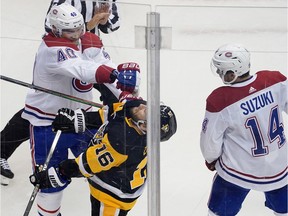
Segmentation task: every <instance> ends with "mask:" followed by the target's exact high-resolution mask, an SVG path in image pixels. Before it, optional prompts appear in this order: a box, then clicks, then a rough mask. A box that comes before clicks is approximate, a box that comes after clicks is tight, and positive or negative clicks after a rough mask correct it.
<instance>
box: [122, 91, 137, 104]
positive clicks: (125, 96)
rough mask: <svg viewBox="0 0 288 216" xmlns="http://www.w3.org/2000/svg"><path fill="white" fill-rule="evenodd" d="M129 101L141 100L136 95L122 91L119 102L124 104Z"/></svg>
mask: <svg viewBox="0 0 288 216" xmlns="http://www.w3.org/2000/svg"><path fill="white" fill-rule="evenodd" d="M131 100H143V98H142V97H139V96H137V95H134V94H131V93H130V92H127V91H123V92H122V93H121V94H120V96H119V101H120V102H123V103H125V102H127V101H131Z"/></svg>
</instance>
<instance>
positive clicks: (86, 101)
mask: <svg viewBox="0 0 288 216" xmlns="http://www.w3.org/2000/svg"><path fill="white" fill-rule="evenodd" d="M0 78H1V79H2V80H5V81H8V82H11V83H14V84H18V85H22V86H25V87H28V88H31V89H35V90H39V91H42V92H45V93H48V94H52V95H55V96H58V97H62V98H66V99H68V100H72V101H76V102H79V103H83V104H87V105H90V106H94V107H98V108H101V107H103V105H102V104H99V103H94V102H92V101H88V100H85V99H82V98H78V97H74V96H71V95H67V94H64V93H61V92H57V91H53V90H51V89H46V88H43V87H40V86H36V85H33V84H29V83H26V82H22V81H20V80H16V79H13V78H10V77H7V76H3V75H0Z"/></svg>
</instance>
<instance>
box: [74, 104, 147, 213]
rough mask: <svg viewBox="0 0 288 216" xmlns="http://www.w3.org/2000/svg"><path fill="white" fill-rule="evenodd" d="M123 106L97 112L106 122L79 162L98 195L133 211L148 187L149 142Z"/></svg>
mask: <svg viewBox="0 0 288 216" xmlns="http://www.w3.org/2000/svg"><path fill="white" fill-rule="evenodd" d="M123 106H124V104H123V103H115V104H113V105H112V106H105V107H104V108H102V109H100V111H99V112H97V113H98V115H99V116H98V120H99V119H101V122H102V123H103V124H102V126H101V127H100V128H99V130H98V132H97V133H96V134H95V136H94V138H93V139H92V141H91V146H90V147H89V148H88V149H87V150H86V151H85V152H83V153H82V154H81V155H80V156H79V157H78V158H77V159H76V162H77V164H78V166H79V169H80V171H81V173H82V174H83V175H84V176H85V177H87V178H88V182H89V184H90V192H91V195H92V196H93V197H94V198H96V199H97V200H99V201H101V202H103V203H107V204H109V205H111V206H114V207H118V208H121V209H123V210H129V209H131V208H132V207H133V206H134V204H135V202H136V199H137V198H138V197H139V196H140V195H141V194H142V192H143V189H144V185H145V181H146V164H147V142H146V135H145V134H143V133H142V132H141V131H140V130H139V129H138V128H137V127H136V126H135V125H134V124H133V123H132V119H131V118H130V117H129V113H127V111H126V109H125V107H124V108H123ZM99 117H100V118H99ZM95 119H97V118H95ZM95 124H97V123H95Z"/></svg>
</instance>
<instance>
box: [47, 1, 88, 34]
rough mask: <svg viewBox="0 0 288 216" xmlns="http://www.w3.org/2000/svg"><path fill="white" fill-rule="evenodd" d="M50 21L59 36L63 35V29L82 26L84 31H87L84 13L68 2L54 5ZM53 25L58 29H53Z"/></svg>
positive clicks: (50, 13)
mask: <svg viewBox="0 0 288 216" xmlns="http://www.w3.org/2000/svg"><path fill="white" fill-rule="evenodd" d="M49 22H50V25H51V29H52V31H53V32H54V34H55V35H56V36H57V37H61V36H62V31H63V30H73V29H77V28H81V27H82V28H83V33H84V31H85V27H84V19H83V16H82V14H81V13H80V12H79V11H78V10H77V9H76V8H75V7H73V6H72V5H70V4H68V3H62V4H60V5H54V6H53V7H52V8H51V10H50V12H49ZM53 26H54V27H55V29H56V31H55V30H53Z"/></svg>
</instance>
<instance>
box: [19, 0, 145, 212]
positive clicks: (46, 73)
mask: <svg viewBox="0 0 288 216" xmlns="http://www.w3.org/2000/svg"><path fill="white" fill-rule="evenodd" d="M49 19H50V23H51V26H52V32H50V33H49V34H48V35H46V36H44V37H43V40H42V43H41V44H40V46H39V49H38V52H37V55H36V59H35V63H34V71H33V84H35V85H37V86H41V87H43V88H47V89H52V90H55V91H58V92H61V93H64V94H68V95H71V96H75V97H79V98H83V99H86V100H92V99H93V98H92V92H91V90H92V87H93V83H108V84H107V86H108V87H109V89H110V90H111V91H112V92H113V93H114V95H118V96H119V97H120V96H122V95H123V93H124V94H125V91H129V93H135V92H137V90H138V87H139V81H140V77H139V67H137V64H134V63H132V64H129V63H128V64H121V65H119V66H118V71H117V70H116V69H115V68H116V66H115V65H114V64H113V63H112V61H111V60H110V57H109V55H108V54H107V53H106V52H105V51H104V49H103V46H102V43H101V40H100V39H99V37H98V36H96V35H95V34H92V33H89V32H85V25H84V21H83V16H82V15H81V14H80V13H79V12H78V11H77V10H76V8H74V7H73V6H71V5H70V4H67V3H63V4H61V5H56V6H53V7H52V9H51V10H50V13H49ZM127 68H129V70H127ZM126 78H127V79H128V80H126ZM116 84H117V86H116ZM109 85H110V86H109ZM62 107H67V108H70V109H76V111H75V113H77V119H75V125H76V127H77V125H79V127H77V128H78V129H77V130H76V132H78V133H79V132H80V133H79V134H76V133H71V134H62V135H61V137H60V139H59V141H58V144H57V147H56V149H55V151H54V153H53V156H52V158H51V160H50V163H49V166H53V165H55V164H58V163H59V162H61V161H62V160H64V159H67V158H68V149H70V150H71V152H72V153H73V154H74V156H76V157H77V156H78V155H79V154H80V153H81V152H82V151H83V150H84V149H86V148H87V146H88V143H89V141H90V140H91V137H92V136H93V134H95V132H96V129H93V130H92V129H91V130H90V131H87V132H85V133H81V131H83V128H81V127H80V125H81V124H83V122H84V121H85V118H84V115H83V111H82V110H85V111H88V112H89V111H91V110H92V109H91V106H89V105H85V104H81V103H78V102H74V101H70V100H67V99H65V98H61V97H57V96H54V95H50V94H47V93H44V92H40V91H37V90H30V91H29V92H28V94H27V97H26V101H25V108H24V111H23V113H22V117H23V118H24V119H27V120H28V121H29V122H30V124H31V126H30V144H31V153H32V163H33V168H34V166H36V165H37V164H39V165H41V164H44V161H45V159H46V157H47V153H48V152H49V149H50V147H51V144H52V141H53V139H54V136H55V133H54V132H53V131H52V127H51V124H52V121H53V120H54V118H55V117H56V113H57V111H58V110H59V109H60V108H62ZM78 123H79V124H78ZM67 184H68V183H66V184H65V185H62V187H60V188H55V189H51V188H50V189H43V190H41V191H40V192H39V193H38V196H37V208H38V214H39V215H42V216H59V215H61V213H60V207H61V199H62V194H63V189H64V188H65V187H67Z"/></svg>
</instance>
